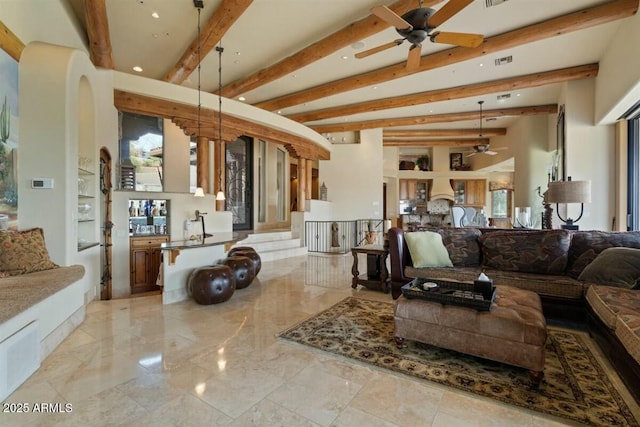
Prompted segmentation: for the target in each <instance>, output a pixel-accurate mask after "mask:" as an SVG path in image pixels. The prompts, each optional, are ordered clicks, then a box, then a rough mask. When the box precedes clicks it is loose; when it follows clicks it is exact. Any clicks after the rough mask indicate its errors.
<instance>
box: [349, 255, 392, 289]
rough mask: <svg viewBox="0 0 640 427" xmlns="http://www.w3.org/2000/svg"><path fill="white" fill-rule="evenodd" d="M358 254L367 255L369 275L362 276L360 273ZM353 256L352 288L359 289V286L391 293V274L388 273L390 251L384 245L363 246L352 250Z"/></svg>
mask: <svg viewBox="0 0 640 427" xmlns="http://www.w3.org/2000/svg"><path fill="white" fill-rule="evenodd" d="M358 254H366V255H367V274H366V275H364V274H363V275H362V276H361V275H360V272H359V271H358ZM351 255H353V266H352V267H351V273H352V274H353V279H351V287H352V288H353V289H355V288H357V287H358V285H362V286H365V287H366V288H367V289H373V290H381V291H383V292H384V293H388V292H389V272H388V271H387V256H389V249H388V248H385V247H384V246H382V245H363V246H356V247H354V248H351Z"/></svg>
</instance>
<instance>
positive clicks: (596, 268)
mask: <svg viewBox="0 0 640 427" xmlns="http://www.w3.org/2000/svg"><path fill="white" fill-rule="evenodd" d="M578 280H582V281H584V282H589V283H595V284H597V285H605V286H616V287H618V288H627V289H637V288H638V287H640V249H633V248H621V247H615V248H608V249H605V250H603V251H602V252H600V254H598V256H597V257H596V259H594V260H593V261H591V263H590V264H589V265H587V266H586V267H585V268H584V270H582V273H580V276H579V277H578Z"/></svg>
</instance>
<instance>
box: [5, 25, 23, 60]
mask: <svg viewBox="0 0 640 427" xmlns="http://www.w3.org/2000/svg"><path fill="white" fill-rule="evenodd" d="M0 49H2V50H4V51H5V52H7V55H9V56H10V57H12V58H13V59H15V60H16V61H18V62H20V55H22V51H23V50H24V43H22V40H20V39H19V38H18V36H16V35H15V34H13V32H12V31H11V30H10V29H9V27H7V26H6V25H4V23H3V22H2V21H0Z"/></svg>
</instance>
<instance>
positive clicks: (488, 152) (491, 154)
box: [484, 150, 498, 156]
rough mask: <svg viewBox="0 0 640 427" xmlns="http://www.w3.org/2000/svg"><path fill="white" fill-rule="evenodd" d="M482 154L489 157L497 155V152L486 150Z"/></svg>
mask: <svg viewBox="0 0 640 427" xmlns="http://www.w3.org/2000/svg"><path fill="white" fill-rule="evenodd" d="M484 154H488V155H490V156H495V155H496V154H498V152H497V151H492V150H487V151H485V152H484Z"/></svg>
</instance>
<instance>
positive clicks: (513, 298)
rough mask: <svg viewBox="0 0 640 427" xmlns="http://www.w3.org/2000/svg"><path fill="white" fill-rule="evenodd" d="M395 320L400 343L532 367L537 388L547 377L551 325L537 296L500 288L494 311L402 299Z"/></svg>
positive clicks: (520, 290)
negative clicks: (409, 343) (404, 342)
mask: <svg viewBox="0 0 640 427" xmlns="http://www.w3.org/2000/svg"><path fill="white" fill-rule="evenodd" d="M394 320H395V335H396V343H397V344H398V345H402V342H403V340H404V339H410V340H414V341H419V342H422V343H425V344H430V345H435V346H437V347H442V348H446V349H449V350H454V351H458V352H460V353H465V354H470V355H472V356H478V357H482V358H485V359H490V360H495V361H497V362H502V363H506V364H509V365H514V366H519V367H522V368H526V369H528V370H529V374H530V377H531V380H532V382H533V383H534V384H538V383H539V382H540V381H541V380H542V377H543V375H544V361H545V343H546V341H547V324H546V321H545V318H544V316H543V314H542V305H541V303H540V297H539V296H538V294H536V293H535V292H530V291H526V290H523V289H518V288H514V287H511V286H496V297H495V300H494V302H493V304H492V305H491V310H490V311H477V310H474V309H472V308H467V307H461V306H456V305H443V304H440V303H438V302H433V301H427V300H423V299H407V298H405V297H404V296H402V297H400V298H398V300H397V301H396V306H395V316H394Z"/></svg>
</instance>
